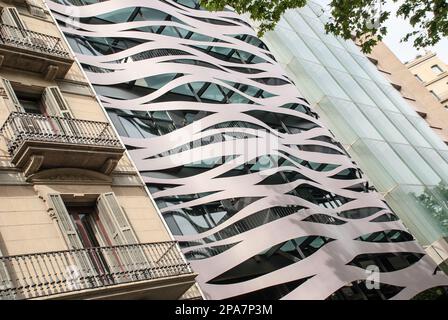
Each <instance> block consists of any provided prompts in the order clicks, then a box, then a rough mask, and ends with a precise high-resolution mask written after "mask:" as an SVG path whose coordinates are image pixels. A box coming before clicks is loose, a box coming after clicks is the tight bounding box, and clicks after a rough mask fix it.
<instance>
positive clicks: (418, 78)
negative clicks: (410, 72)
mask: <svg viewBox="0 0 448 320" xmlns="http://www.w3.org/2000/svg"><path fill="white" fill-rule="evenodd" d="M414 76H415V77H416V78H417V80H418V81H420V82H423V80H422V78H420V77H419V75H418V74H414Z"/></svg>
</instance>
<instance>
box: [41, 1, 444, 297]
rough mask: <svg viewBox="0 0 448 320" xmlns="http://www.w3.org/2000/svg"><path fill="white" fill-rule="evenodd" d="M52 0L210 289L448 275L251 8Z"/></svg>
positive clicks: (361, 287) (289, 293)
mask: <svg viewBox="0 0 448 320" xmlns="http://www.w3.org/2000/svg"><path fill="white" fill-rule="evenodd" d="M48 5H49V7H50V9H51V10H52V11H53V14H54V17H55V18H56V19H57V21H58V23H59V26H60V28H61V30H62V31H63V32H64V34H65V36H66V38H67V40H68V42H69V43H70V45H71V47H72V49H73V50H74V52H75V54H76V56H77V59H78V60H79V62H80V63H81V65H82V66H83V68H84V70H85V71H86V74H87V76H88V78H89V79H90V81H91V82H92V84H93V87H94V89H95V91H96V93H97V94H98V96H99V98H100V100H101V102H102V104H103V106H104V107H105V108H106V110H107V112H108V114H109V116H110V118H111V119H112V122H113V124H114V126H115V128H116V129H117V131H118V132H119V134H120V136H121V138H122V140H123V142H124V144H125V146H126V148H127V149H128V150H129V154H130V156H131V158H132V159H133V161H134V162H135V163H136V166H137V168H138V170H139V171H140V174H141V175H142V177H143V180H144V181H145V183H146V185H147V187H148V188H149V190H150V191H151V193H152V195H153V197H154V198H155V201H156V203H157V205H158V207H159V208H160V211H161V213H162V214H163V216H164V218H165V221H166V223H167V224H168V226H169V227H170V229H171V231H172V233H173V234H174V236H175V238H176V240H178V241H179V244H180V246H181V248H182V251H183V252H184V254H185V255H186V257H187V258H188V260H189V261H190V262H191V265H192V267H193V269H194V271H195V272H197V273H198V274H199V275H198V278H197V280H198V283H199V285H200V287H201V289H202V291H203V293H204V296H205V297H206V298H209V299H410V298H412V297H415V296H416V295H418V294H419V293H421V292H424V291H425V290H428V289H431V288H435V287H441V286H447V285H448V278H447V277H446V275H444V274H443V273H442V272H440V270H439V269H438V268H437V267H436V264H435V263H434V262H433V260H432V259H431V258H430V257H429V256H428V255H427V254H425V252H424V250H423V249H422V248H421V247H420V246H419V245H418V244H417V243H416V241H415V240H414V238H413V237H412V235H411V234H410V233H408V231H407V230H406V229H405V228H404V226H403V225H402V223H401V222H400V221H399V219H398V218H397V216H396V215H395V214H394V213H393V212H392V211H391V210H390V208H389V207H388V205H387V204H386V203H385V202H384V199H383V198H382V197H381V195H380V194H379V193H378V192H376V191H374V190H373V189H372V187H371V186H370V185H369V183H368V182H367V180H366V179H365V176H364V175H363V174H362V172H361V170H360V169H359V168H358V166H357V165H356V164H355V163H354V162H353V161H352V160H351V159H350V157H349V156H348V155H347V154H346V152H345V151H344V149H343V147H342V146H341V144H340V143H338V142H337V141H336V139H335V138H334V136H333V135H332V134H331V133H330V132H329V131H328V130H327V129H326V128H325V127H324V126H323V124H322V123H321V121H320V118H319V116H318V115H317V114H316V112H315V111H314V109H313V108H312V107H311V106H310V104H309V103H308V101H307V100H306V99H305V97H304V96H303V94H302V93H301V92H300V91H299V90H297V88H296V86H295V85H294V84H293V83H292V81H291V80H290V78H288V76H287V75H286V74H285V72H284V70H283V69H282V67H281V66H280V64H279V63H277V61H276V58H274V56H273V55H272V53H271V52H270V51H269V50H268V47H267V46H266V44H265V43H264V42H262V41H261V40H260V39H258V38H257V37H256V32H255V31H254V30H253V29H252V27H251V26H250V24H248V23H247V22H246V21H245V20H244V19H243V18H242V17H240V16H238V15H237V14H235V13H234V12H232V10H230V9H228V10H226V11H224V12H217V13H211V12H208V11H205V10H202V9H201V8H200V7H199V5H198V3H197V1H192V0H178V1H172V0H165V1H156V0H145V1H142V0H138V1H136V0H133V1H129V0H126V1H123V0H111V1H79V0H76V1H72V0H70V1H68V0H60V1H48ZM294 45H295V44H294ZM292 46H293V44H290V47H292ZM321 81H322V82H325V81H326V79H322V80H321ZM296 85H299V83H296ZM372 268H373V269H372ZM371 271H378V272H377V273H374V275H375V276H378V278H375V279H374V280H372V281H373V283H374V284H375V285H374V288H373V289H372V288H370V289H369V287H368V285H367V284H366V282H365V280H366V279H368V278H369V277H370V276H372V273H371ZM377 285H378V286H377Z"/></svg>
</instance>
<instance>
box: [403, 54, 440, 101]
mask: <svg viewBox="0 0 448 320" xmlns="http://www.w3.org/2000/svg"><path fill="white" fill-rule="evenodd" d="M406 67H407V68H408V69H409V71H411V72H412V73H413V74H414V76H415V77H416V78H417V79H418V80H419V81H421V82H422V83H423V84H424V86H425V87H426V88H427V89H428V90H429V92H430V93H431V94H432V95H433V96H434V98H436V99H437V100H438V101H439V102H440V103H441V104H442V105H443V107H444V108H445V109H447V110H448V65H447V64H446V63H445V62H443V61H442V59H440V58H439V57H438V56H437V55H436V54H435V53H434V52H430V51H429V52H426V53H425V54H424V55H423V56H419V57H417V58H415V59H414V60H412V61H409V62H406Z"/></svg>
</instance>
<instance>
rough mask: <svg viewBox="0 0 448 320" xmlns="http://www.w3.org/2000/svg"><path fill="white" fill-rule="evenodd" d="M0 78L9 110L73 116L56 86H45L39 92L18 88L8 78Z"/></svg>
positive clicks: (66, 116)
mask: <svg viewBox="0 0 448 320" xmlns="http://www.w3.org/2000/svg"><path fill="white" fill-rule="evenodd" d="M0 79H1V84H2V86H3V89H4V97H5V98H6V99H7V100H8V102H7V104H8V106H9V109H10V111H18V112H26V113H35V114H44V115H48V116H60V117H65V118H73V116H72V113H71V110H70V107H69V106H68V104H67V102H66V101H65V99H64V97H63V95H62V93H61V91H60V90H59V88H58V87H46V88H43V89H42V91H40V92H39V91H36V90H33V91H29V90H24V89H22V88H19V86H18V85H17V84H12V83H11V82H10V81H9V80H8V79H5V78H0Z"/></svg>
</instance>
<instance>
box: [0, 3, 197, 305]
mask: <svg viewBox="0 0 448 320" xmlns="http://www.w3.org/2000/svg"><path fill="white" fill-rule="evenodd" d="M0 10H1V11H0V18H1V21H0V61H1V68H0V77H1V79H0V82H1V84H0V93H1V94H0V95H1V97H0V124H1V127H0V135H1V137H0V157H1V159H0V300H2V299H117V298H120V299H137V298H138V299H154V298H157V299H160V298H162V299H163V298H164V299H178V298H180V297H186V296H183V295H184V294H185V293H186V292H187V290H189V288H191V287H192V285H194V283H195V281H194V278H195V276H196V275H195V274H194V272H192V270H191V268H190V266H189V265H188V263H187V262H186V260H185V259H184V257H183V255H182V253H181V252H180V249H179V247H178V244H177V243H176V242H175V241H173V239H172V237H171V235H170V233H169V231H168V230H167V229H166V227H165V225H164V222H163V220H162V219H161V217H160V215H159V214H158V213H157V209H156V208H155V205H154V203H153V201H152V199H151V198H150V196H149V195H148V193H147V192H146V189H145V186H144V184H143V182H142V181H141V178H140V176H139V174H138V171H137V170H136V169H135V167H134V166H133V164H132V162H131V161H130V160H129V158H128V156H127V155H126V153H125V149H124V147H123V145H122V143H121V142H120V140H119V138H118V136H117V135H116V133H115V131H114V129H113V127H112V126H111V125H110V124H109V122H108V118H107V116H106V114H105V113H104V111H103V109H102V107H101V105H100V104H99V102H98V101H97V99H96V97H95V94H94V93H93V91H92V90H91V86H90V84H89V82H88V80H87V79H86V78H85V77H84V76H83V73H82V71H81V69H80V67H79V66H78V64H76V63H75V61H74V58H73V56H72V54H71V53H70V49H69V46H68V44H67V43H66V42H65V41H64V38H63V36H62V34H61V33H60V31H59V29H58V27H57V25H56V24H55V22H54V20H53V18H52V16H51V15H50V13H49V11H48V9H47V8H46V6H45V5H44V4H43V3H42V2H40V1H37V0H33V1H0ZM42 32H45V33H42ZM192 291H194V289H192ZM191 293H192V292H191V291H190V292H189V297H191Z"/></svg>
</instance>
